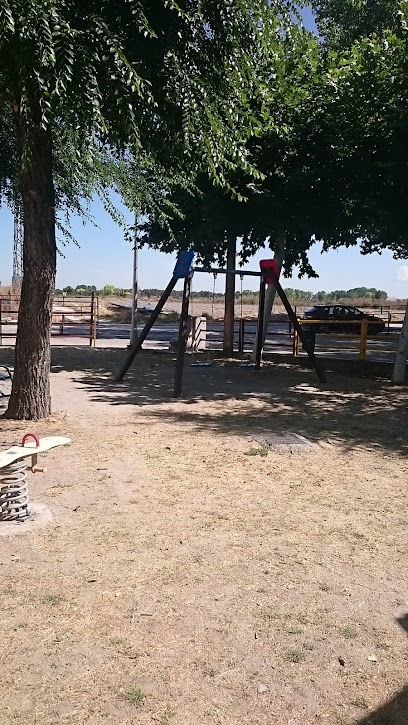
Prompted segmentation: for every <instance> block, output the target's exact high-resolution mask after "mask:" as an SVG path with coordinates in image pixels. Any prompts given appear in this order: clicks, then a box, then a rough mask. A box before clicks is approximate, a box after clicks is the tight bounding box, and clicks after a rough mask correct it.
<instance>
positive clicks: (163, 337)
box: [0, 320, 396, 362]
mask: <svg viewBox="0 0 408 725" xmlns="http://www.w3.org/2000/svg"><path fill="white" fill-rule="evenodd" d="M269 329H270V333H269V335H268V338H267V343H266V345H265V352H271V353H272V352H273V353H282V354H289V355H290V354H291V353H292V338H290V337H289V334H288V333H289V325H288V323H287V322H274V323H272V324H271V325H270V327H269ZM54 330H55V333H58V332H59V327H58V325H55V327H54ZM2 332H3V334H4V333H5V332H7V334H11V335H15V332H16V327H15V326H13V325H3V327H2ZM255 334H256V323H254V322H253V323H252V322H249V321H247V322H246V325H245V346H244V351H245V352H246V353H249V352H251V350H252V346H253V343H254V340H255ZM129 335H130V325H128V324H121V323H116V322H110V321H105V320H104V321H101V322H100V323H99V326H98V339H97V347H115V348H126V347H127V346H128V344H129ZM177 336H178V323H174V322H173V323H159V324H156V325H155V326H154V327H153V329H152V330H151V331H150V333H149V336H148V338H147V340H146V342H145V343H144V345H143V348H144V349H155V350H166V349H168V347H169V340H172V339H173V340H176V339H177ZM207 340H208V342H209V344H210V349H211V350H221V349H222V323H220V322H208V323H207ZM235 341H236V342H235V344H236V347H237V346H238V325H236V336H235ZM14 344H15V339H14V337H0V345H2V346H6V345H14ZM86 344H89V324H83V325H82V324H81V325H69V324H67V325H64V335H60V334H55V335H53V337H52V345H56V346H62V345H86ZM395 345H396V331H391V334H390V335H389V336H388V335H381V337H372V338H369V339H368V345H367V360H375V361H378V362H393V360H394V350H395ZM316 353H317V354H321V355H322V356H324V357H341V358H345V359H358V357H359V339H358V338H351V337H347V336H345V335H337V336H332V335H317V336H316ZM304 354H305V353H304V352H303V351H300V355H304Z"/></svg>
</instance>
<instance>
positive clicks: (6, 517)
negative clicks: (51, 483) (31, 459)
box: [0, 461, 30, 521]
mask: <svg viewBox="0 0 408 725" xmlns="http://www.w3.org/2000/svg"><path fill="white" fill-rule="evenodd" d="M26 471H27V463H26V462H25V461H16V462H15V463H10V465H9V466H5V467H4V468H1V469H0V521H24V520H25V519H26V518H28V516H29V515H30V508H29V502H28V491H27V473H26Z"/></svg>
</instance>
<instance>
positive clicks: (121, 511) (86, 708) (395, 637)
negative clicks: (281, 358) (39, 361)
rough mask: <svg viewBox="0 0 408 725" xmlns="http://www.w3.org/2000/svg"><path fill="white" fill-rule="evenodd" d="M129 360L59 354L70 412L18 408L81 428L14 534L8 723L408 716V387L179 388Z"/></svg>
mask: <svg viewBox="0 0 408 725" xmlns="http://www.w3.org/2000/svg"><path fill="white" fill-rule="evenodd" d="M7 354H8V353H6V352H5V351H3V352H2V360H1V362H7V361H8V360H7ZM122 356H123V351H117V350H108V349H95V350H93V349H84V348H82V349H81V348H77V349H68V348H65V349H63V350H61V349H54V350H53V374H52V389H53V401H54V411H55V412H54V414H53V416H52V417H51V418H50V419H49V420H48V421H46V422H41V423H36V424H32V423H27V424H20V423H15V422H10V421H6V420H1V421H0V429H1V445H2V447H7V446H8V445H10V444H12V443H14V442H16V441H18V440H19V439H20V438H21V436H22V434H23V433H25V432H27V430H29V431H33V432H35V433H37V434H38V435H44V434H48V435H51V434H64V435H68V436H70V438H71V439H72V444H71V446H70V447H67V448H61V449H56V450H53V451H50V452H49V453H48V454H47V455H46V456H44V457H43V459H42V461H44V462H45V461H46V464H47V466H48V472H47V473H45V474H37V475H36V476H35V477H34V476H31V479H30V481H31V483H30V493H31V499H32V501H36V502H41V503H43V504H47V505H48V506H49V507H50V508H51V509H52V511H53V515H54V516H53V520H52V522H51V523H49V524H48V525H47V526H46V527H45V528H43V529H41V530H36V531H32V532H30V533H25V534H22V533H20V535H17V536H10V537H0V547H1V557H0V572H1V574H0V590H1V612H2V631H3V634H2V648H1V655H0V658H1V665H0V672H1V678H0V693H1V698H0V723H1V725H8V724H9V723H13V725H34V724H38V725H39V724H40V723H41V725H51V724H52V725H54V724H55V725H56V724H57V723H67V725H74V724H75V725H82V723H86V724H87V725H133V724H137V725H148V724H156V725H205V724H206V723H208V724H209V725H210V724H212V725H300V724H301V725H311V724H312V723H322V725H351V724H357V723H358V724H359V725H363V724H364V725H386V724H387V725H406V724H407V722H408V714H407V713H408V688H407V680H406V673H407V664H408V649H407V643H408V637H407V634H408V633H407V631H406V630H405V629H404V625H405V627H407V621H408V620H407V619H404V617H406V615H407V612H408V596H407V585H406V582H407V573H408V572H407V479H408V476H407V472H408V458H407V453H408V436H407V430H408V413H407V406H406V396H407V389H406V388H398V389H397V388H393V387H391V386H390V385H389V384H388V383H387V382H386V381H381V380H368V379H358V378H352V377H346V376H341V375H338V374H334V373H333V374H330V375H329V383H328V384H327V385H324V386H323V385H321V384H320V383H318V382H317V380H316V378H315V376H314V373H313V372H312V371H309V370H303V369H301V368H291V367H288V366H285V365H273V364H268V365H266V366H265V367H264V368H263V369H262V370H261V371H255V370H254V369H252V368H247V369H245V368H240V367H238V364H237V363H231V364H222V363H217V364H214V365H213V366H212V367H210V368H191V367H189V366H187V367H186V370H185V388H184V390H185V397H184V398H183V399H181V400H178V401H174V400H172V399H171V397H170V395H171V389H172V378H173V370H174V358H173V356H172V355H169V354H168V353H166V354H163V353H156V354H149V353H142V355H141V356H140V357H139V358H137V359H136V362H135V364H134V366H133V367H132V369H131V374H130V375H129V376H128V378H127V379H126V380H125V381H124V382H123V383H121V384H118V385H114V384H113V383H112V376H111V371H112V369H113V368H115V367H116V366H117V365H118V363H119V361H120V360H121V359H122ZM282 431H292V432H296V433H298V434H301V435H303V436H306V437H307V438H308V439H309V440H310V441H312V442H314V443H315V448H314V449H313V450H312V451H310V452H308V453H305V454H302V455H300V454H298V453H290V452H287V453H284V454H282V453H277V452H273V451H269V452H267V451H266V450H265V449H263V448H261V447H260V445H259V443H258V442H257V441H256V437H257V435H258V434H261V433H265V432H282ZM0 525H1V524H0ZM398 620H400V621H398Z"/></svg>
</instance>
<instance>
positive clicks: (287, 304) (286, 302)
mask: <svg viewBox="0 0 408 725" xmlns="http://www.w3.org/2000/svg"><path fill="white" fill-rule="evenodd" d="M268 277H272V279H273V280H274V284H275V285H276V291H277V293H278V295H279V297H280V298H281V300H282V303H283V306H284V308H285V310H286V312H287V313H288V315H289V319H290V320H291V322H292V325H293V327H294V328H295V330H296V332H297V334H298V336H299V338H300V341H301V343H302V345H303V347H304V348H305V350H306V352H307V354H308V356H309V359H310V362H311V363H312V365H313V367H314V369H315V371H316V374H317V376H318V378H319V380H320V381H321V382H322V383H327V378H326V374H325V372H324V370H323V369H322V368H321V366H320V363H319V361H318V359H317V358H316V355H315V354H314V350H312V348H311V346H310V345H309V343H308V341H307V339H306V340H305V338H304V336H303V331H302V328H301V325H300V324H299V321H298V319H297V317H296V314H295V312H294V311H293V309H292V306H291V304H290V302H289V300H288V298H287V296H286V294H285V292H284V290H283V289H282V286H281V283H280V282H279V280H278V278H277V277H276V275H275V272H274V271H273V269H272V268H268ZM295 309H296V307H295Z"/></svg>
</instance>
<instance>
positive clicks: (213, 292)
mask: <svg viewBox="0 0 408 725" xmlns="http://www.w3.org/2000/svg"><path fill="white" fill-rule="evenodd" d="M213 277H214V282H213V291H212V302H211V317H212V319H214V302H215V282H216V280H217V273H216V272H214V274H213Z"/></svg>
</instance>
